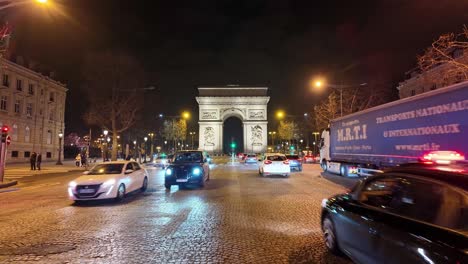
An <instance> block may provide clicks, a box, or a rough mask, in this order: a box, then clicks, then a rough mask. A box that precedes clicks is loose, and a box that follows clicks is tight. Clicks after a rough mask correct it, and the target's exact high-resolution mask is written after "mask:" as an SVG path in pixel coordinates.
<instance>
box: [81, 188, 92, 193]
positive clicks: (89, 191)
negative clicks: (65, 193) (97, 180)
mask: <svg viewBox="0 0 468 264" xmlns="http://www.w3.org/2000/svg"><path fill="white" fill-rule="evenodd" d="M93 192H94V190H93V189H81V190H80V193H93Z"/></svg>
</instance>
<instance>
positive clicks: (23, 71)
mask: <svg viewBox="0 0 468 264" xmlns="http://www.w3.org/2000/svg"><path fill="white" fill-rule="evenodd" d="M66 93H67V88H66V86H65V85H64V84H62V83H60V82H58V81H55V80H53V79H51V78H50V77H48V76H45V75H43V74H41V73H38V72H35V71H33V70H31V69H29V68H27V67H24V66H22V65H19V64H16V63H13V62H11V61H9V60H6V59H3V58H0V126H3V125H7V126H8V127H10V132H9V135H10V137H11V144H10V146H8V152H7V157H6V160H7V163H14V162H25V161H29V158H30V155H31V153H32V152H36V153H41V154H42V160H43V161H48V160H55V159H57V158H58V149H59V136H58V135H59V133H60V132H61V131H64V129H65V123H64V118H65V99H66ZM62 153H63V152H62Z"/></svg>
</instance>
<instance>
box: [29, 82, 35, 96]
mask: <svg viewBox="0 0 468 264" xmlns="http://www.w3.org/2000/svg"><path fill="white" fill-rule="evenodd" d="M28 91H29V94H30V95H34V84H32V83H30V84H29V89H28Z"/></svg>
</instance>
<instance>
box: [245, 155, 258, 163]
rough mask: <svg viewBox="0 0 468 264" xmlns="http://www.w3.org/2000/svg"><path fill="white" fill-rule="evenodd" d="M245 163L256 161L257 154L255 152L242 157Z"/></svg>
mask: <svg viewBox="0 0 468 264" xmlns="http://www.w3.org/2000/svg"><path fill="white" fill-rule="evenodd" d="M244 162H245V163H257V162H258V160H257V155H255V154H247V155H246V156H245V158H244Z"/></svg>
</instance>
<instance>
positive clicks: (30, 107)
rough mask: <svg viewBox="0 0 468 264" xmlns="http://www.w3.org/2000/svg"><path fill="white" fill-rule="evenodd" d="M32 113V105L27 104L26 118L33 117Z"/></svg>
mask: <svg viewBox="0 0 468 264" xmlns="http://www.w3.org/2000/svg"><path fill="white" fill-rule="evenodd" d="M32 111H33V107H32V103H27V104H26V116H28V117H32Z"/></svg>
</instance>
